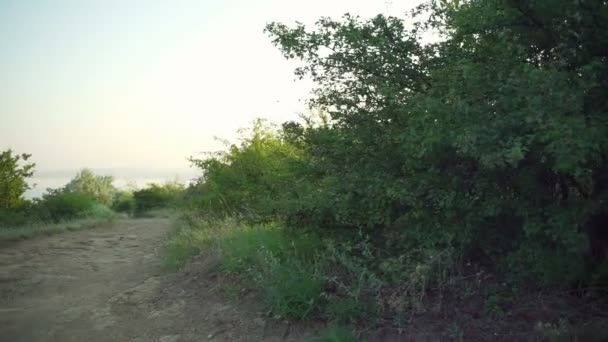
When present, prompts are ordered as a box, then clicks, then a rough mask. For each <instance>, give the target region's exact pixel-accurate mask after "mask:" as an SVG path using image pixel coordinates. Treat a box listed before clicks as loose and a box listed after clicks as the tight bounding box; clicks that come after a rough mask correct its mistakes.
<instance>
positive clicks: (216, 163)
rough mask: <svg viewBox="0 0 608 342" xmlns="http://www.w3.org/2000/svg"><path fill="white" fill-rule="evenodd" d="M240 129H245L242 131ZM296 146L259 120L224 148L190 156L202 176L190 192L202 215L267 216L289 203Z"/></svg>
mask: <svg viewBox="0 0 608 342" xmlns="http://www.w3.org/2000/svg"><path fill="white" fill-rule="evenodd" d="M244 134H245V133H244ZM302 155H303V153H302V151H301V150H300V149H299V148H298V146H296V145H294V144H292V143H290V142H289V141H288V140H287V138H286V137H282V136H281V135H280V134H279V132H278V131H277V130H275V129H273V128H272V127H271V126H269V125H265V124H264V123H263V122H262V121H259V120H258V121H256V122H255V124H254V126H253V128H252V130H251V132H250V136H244V137H243V139H242V141H241V144H240V145H232V146H230V148H229V149H228V152H226V153H220V154H216V155H212V156H210V157H209V158H207V159H191V161H192V162H193V164H194V165H196V166H197V167H199V168H200V169H201V171H202V172H203V176H202V177H201V178H200V179H199V181H198V183H197V184H195V185H194V186H193V187H192V188H191V189H190V192H191V193H194V195H193V200H192V202H193V203H194V205H195V207H196V208H198V209H202V210H205V212H206V214H207V215H214V216H216V217H223V216H225V215H232V214H237V215H239V216H244V217H247V218H249V219H252V220H254V221H255V220H257V219H262V220H267V221H268V220H271V219H272V218H273V217H276V216H277V215H278V214H280V213H282V212H284V211H285V210H289V208H290V207H291V206H292V205H293V204H294V201H295V198H294V194H295V193H296V191H297V189H298V186H299V184H297V183H294V182H293V181H294V180H295V179H297V177H298V175H297V173H298V172H299V168H298V166H299V165H302V163H303V162H302V160H301V159H302Z"/></svg>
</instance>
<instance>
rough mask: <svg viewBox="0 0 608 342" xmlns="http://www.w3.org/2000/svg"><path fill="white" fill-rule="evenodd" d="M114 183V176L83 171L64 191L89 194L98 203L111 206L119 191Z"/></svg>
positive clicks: (87, 170)
mask: <svg viewBox="0 0 608 342" xmlns="http://www.w3.org/2000/svg"><path fill="white" fill-rule="evenodd" d="M113 181H114V178H113V177H112V176H99V175H95V174H94V173H93V171H91V170H89V169H82V170H81V171H80V172H78V174H76V176H75V177H74V178H73V179H72V180H71V181H70V182H69V183H68V184H66V186H65V187H64V191H66V192H78V193H83V194H88V195H90V196H91V197H93V198H94V199H95V200H96V201H97V202H99V203H101V204H104V205H107V206H110V205H112V200H113V198H114V196H115V194H116V191H117V190H116V188H115V187H114V185H112V183H113Z"/></svg>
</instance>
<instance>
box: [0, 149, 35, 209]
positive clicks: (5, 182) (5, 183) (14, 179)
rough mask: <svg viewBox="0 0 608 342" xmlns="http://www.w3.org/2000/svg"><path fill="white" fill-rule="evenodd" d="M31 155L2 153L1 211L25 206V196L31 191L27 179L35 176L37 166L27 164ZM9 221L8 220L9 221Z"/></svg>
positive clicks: (0, 175)
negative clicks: (22, 163)
mask: <svg viewBox="0 0 608 342" xmlns="http://www.w3.org/2000/svg"><path fill="white" fill-rule="evenodd" d="M30 157H31V155H29V154H25V153H24V154H21V155H19V154H16V155H14V154H13V151H12V150H10V149H9V150H6V151H2V152H0V210H2V211H3V212H6V214H7V215H11V214H10V213H8V210H11V209H17V208H19V207H20V206H21V205H22V204H23V194H24V193H25V191H27V190H28V189H29V185H28V184H27V181H26V179H27V178H29V177H31V176H32V175H33V174H34V167H35V165H36V164H33V163H29V164H27V163H26V164H25V165H20V163H21V161H24V162H26V161H27V160H28V159H29V158H30ZM7 221H8V220H7Z"/></svg>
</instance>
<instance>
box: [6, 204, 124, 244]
mask: <svg viewBox="0 0 608 342" xmlns="http://www.w3.org/2000/svg"><path fill="white" fill-rule="evenodd" d="M115 218H116V214H115V213H114V212H113V211H112V210H111V209H110V208H108V207H107V206H105V205H103V204H98V203H96V204H94V205H92V206H91V207H90V208H89V209H87V210H85V211H84V212H82V213H80V214H78V216H77V217H76V218H74V219H70V220H65V221H61V222H55V223H49V222H32V223H28V224H25V225H19V226H14V227H10V226H9V227H3V228H2V229H0V241H17V240H23V239H28V238H32V237H35V236H39V235H53V234H58V233H63V232H70V231H77V230H83V229H88V228H93V227H96V226H98V225H100V224H103V223H107V222H110V221H112V220H114V219H115Z"/></svg>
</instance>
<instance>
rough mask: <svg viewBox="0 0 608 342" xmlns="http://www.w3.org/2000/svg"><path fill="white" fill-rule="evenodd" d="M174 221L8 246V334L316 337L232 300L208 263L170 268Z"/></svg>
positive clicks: (4, 251) (37, 337) (4, 322)
mask: <svg viewBox="0 0 608 342" xmlns="http://www.w3.org/2000/svg"><path fill="white" fill-rule="evenodd" d="M169 227H170V222H169V220H167V219H159V218H153V219H130V220H121V221H118V222H115V223H112V224H108V225H107V226H104V227H98V228H95V229H91V230H86V231H79V232H73V233H66V234H61V235H55V236H51V237H42V238H37V239H33V240H29V241H23V242H19V243H15V244H10V245H5V246H0V341H6V342H9V341H10V342H21V341H23V342H37V341H57V342H70V341H78V342H82V341H86V342H97V341H133V342H148V341H158V342H182V341H209V340H215V341H234V340H237V341H259V340H268V341H273V340H276V341H279V340H300V339H301V338H306V336H305V335H306V334H304V335H302V334H300V333H298V332H295V331H291V330H293V329H290V327H289V325H288V324H286V323H284V322H280V321H276V322H271V321H269V320H267V319H265V318H264V317H263V316H262V315H261V314H259V313H256V311H255V310H252V309H247V308H249V307H250V305H247V304H246V303H243V304H242V305H241V304H240V303H235V302H229V301H227V300H225V299H222V295H221V293H222V291H221V290H222V289H221V288H218V287H221V284H219V283H218V282H217V281H215V280H214V279H213V278H214V275H213V274H210V273H209V271H208V270H207V271H205V265H204V261H198V264H197V261H194V263H193V264H192V265H190V266H189V267H187V268H186V270H183V271H180V272H177V273H168V272H164V271H162V269H161V259H160V255H159V252H160V247H161V243H162V240H163V236H164V235H165V234H166V232H167V231H168V230H169V229H170V228H169ZM208 268H209V267H207V269H208ZM243 300H244V301H246V298H245V299H243ZM296 336H299V337H296Z"/></svg>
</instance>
